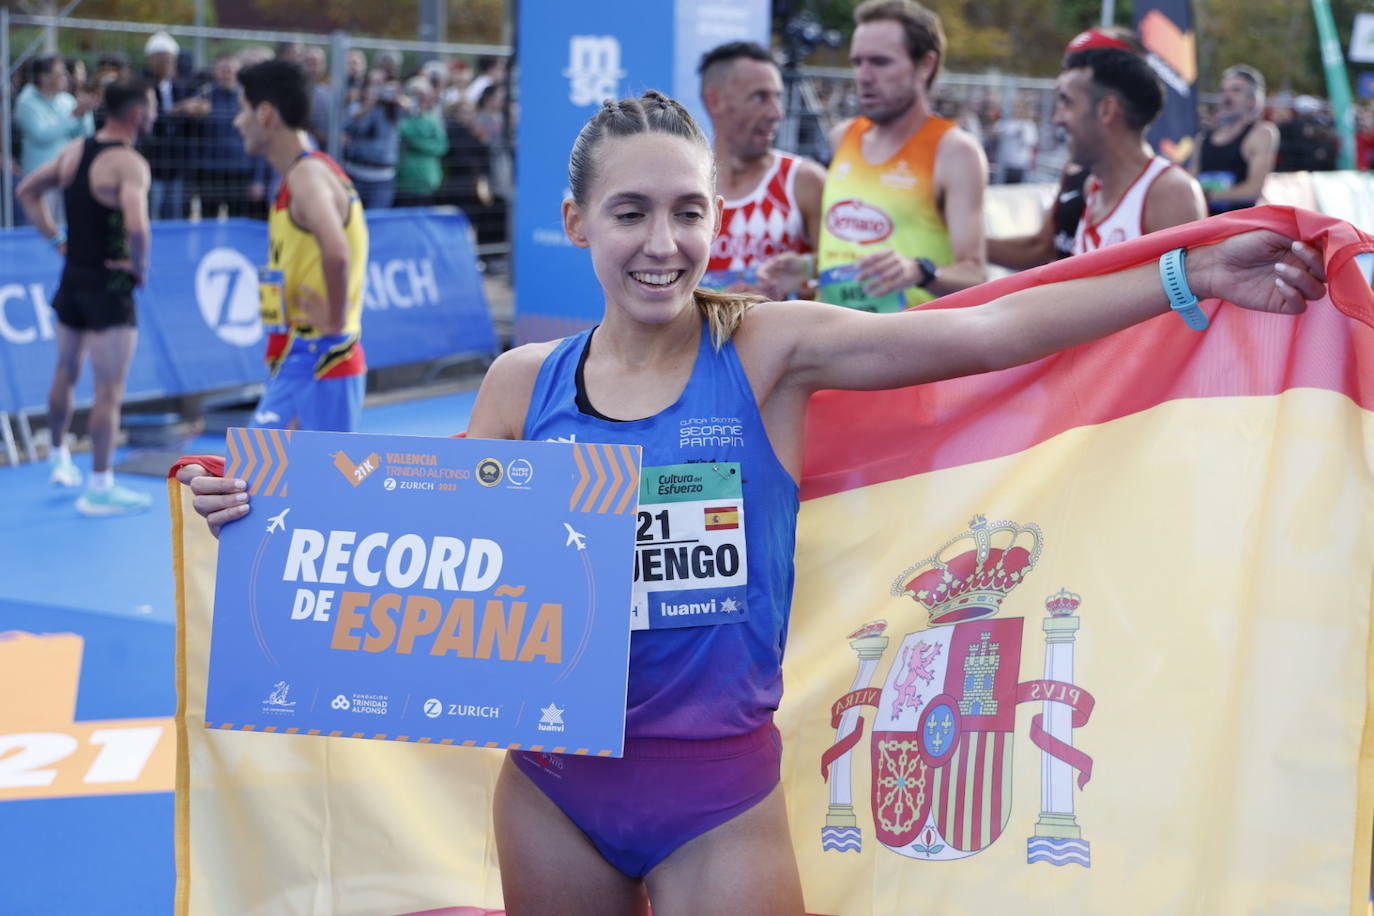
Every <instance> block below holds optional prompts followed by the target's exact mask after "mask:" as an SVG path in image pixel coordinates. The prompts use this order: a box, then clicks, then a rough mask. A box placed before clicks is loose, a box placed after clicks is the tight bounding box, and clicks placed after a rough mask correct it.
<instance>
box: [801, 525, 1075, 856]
mask: <svg viewBox="0 0 1374 916" xmlns="http://www.w3.org/2000/svg"><path fill="white" fill-rule="evenodd" d="M1043 541H1044V539H1043V536H1042V535H1041V533H1040V529H1039V528H1038V527H1037V526H1035V525H1032V524H1028V525H1018V524H1016V523H1014V522H1006V521H1000V522H994V523H991V524H989V523H988V522H987V521H986V520H985V519H984V518H983V517H982V516H979V517H977V518H975V519H974V520H973V521H972V522H970V524H969V530H968V531H965V532H964V533H962V534H960V535H959V536H958V537H955V538H952V539H950V540H949V541H948V542H946V543H945V545H944V546H943V547H941V548H940V549H939V550H937V551H935V553H934V554H933V555H931V556H930V557H929V558H927V559H925V560H922V561H921V562H920V563H917V564H916V565H914V566H911V567H909V568H907V569H906V570H904V571H903V572H902V574H901V575H900V576H898V577H897V581H896V582H894V583H893V585H892V594H893V595H895V596H898V597H909V598H911V599H912V600H914V601H915V602H916V603H917V604H918V605H920V606H921V607H923V608H924V609H925V611H926V613H927V615H928V618H929V626H928V627H926V628H925V629H921V630H916V631H914V632H911V633H907V634H906V635H905V636H903V637H901V640H900V643H899V645H898V646H897V649H896V651H895V652H894V653H893V654H892V657H891V662H890V664H889V665H888V670H887V673H886V675H885V676H884V677H883V680H882V686H872V681H873V674H874V671H875V670H876V669H877V667H878V663H879V662H880V661H882V659H883V657H884V656H885V655H887V650H888V647H889V644H890V643H891V639H890V638H889V637H888V636H887V635H886V630H887V627H888V624H887V622H886V621H884V620H879V621H875V622H873V623H870V624H867V625H866V626H864V627H861V628H860V629H859V630H858V631H857V632H854V633H851V634H850V635H849V637H848V641H849V645H850V648H852V649H853V650H854V652H855V653H856V654H857V655H858V671H857V673H856V674H855V677H854V682H853V685H852V686H851V688H850V691H849V693H847V694H845V695H844V696H842V697H840V699H839V700H837V701H836V702H835V703H834V704H833V705H832V706H831V710H830V711H831V727H832V728H834V729H835V744H834V745H833V746H832V747H831V748H830V749H829V750H827V751H826V752H825V753H824V754H823V755H822V756H821V776H822V777H823V778H824V779H825V780H827V781H828V782H829V784H830V807H829V810H828V812H827V814H826V820H825V827H823V828H822V829H821V848H822V849H823V850H826V851H833V852H844V851H847V850H851V849H852V850H855V851H858V850H859V849H860V848H861V847H862V843H863V831H862V829H861V828H860V827H859V826H858V819H857V817H856V816H855V813H854V803H853V773H852V766H853V760H852V757H853V753H854V749H855V748H856V747H858V745H859V742H860V741H861V740H862V738H863V732H864V715H865V714H864V711H863V707H870V708H871V713H870V714H871V716H872V720H873V724H872V734H871V737H870V738H869V747H870V767H871V777H870V784H871V792H870V795H871V800H870V801H871V805H872V815H873V831H874V835H875V836H876V837H877V840H878V842H879V843H881V844H882V845H883V846H885V847H886V848H888V849H889V850H891V851H892V852H895V853H897V854H899V855H903V856H906V857H907V858H911V859H922V860H926V861H934V862H938V861H952V860H954V859H963V858H967V857H969V856H972V855H975V854H977V853H979V852H981V851H983V850H984V849H987V848H988V847H989V846H991V845H992V844H993V843H995V842H997V840H998V839H999V838H1001V836H1002V834H1003V833H1004V832H1005V830H1006V827H1007V824H1008V822H1009V820H1010V817H1011V808H1012V805H1011V801H1012V792H1013V785H1012V775H1013V769H1012V744H1013V741H1012V739H1013V737H1014V732H1015V726H1016V708H1017V706H1018V705H1019V704H1021V703H1032V702H1034V703H1039V704H1040V711H1039V712H1037V713H1036V714H1035V715H1034V716H1033V717H1032V719H1031V723H1030V740H1031V743H1032V744H1033V745H1035V747H1036V748H1038V749H1039V750H1040V758H1041V780H1040V816H1039V819H1038V820H1036V822H1035V824H1034V825H1033V828H1032V829H1031V835H1030V836H1029V837H1028V838H1027V841H1026V862H1027V864H1031V863H1035V862H1048V863H1050V864H1052V865H1068V864H1077V865H1081V866H1083V867H1085V868H1087V867H1090V866H1091V857H1090V850H1089V843H1088V841H1087V840H1085V839H1083V838H1082V831H1081V830H1080V828H1079V826H1078V822H1077V819H1076V818H1075V815H1074V784H1075V783H1076V784H1077V786H1078V789H1080V790H1081V789H1083V787H1084V786H1086V785H1087V783H1088V780H1089V778H1091V776H1092V758H1091V757H1089V756H1088V755H1087V754H1085V753H1083V752H1082V751H1081V750H1078V749H1077V748H1075V747H1074V746H1073V730H1074V729H1076V728H1081V727H1083V726H1084V725H1085V724H1087V722H1088V718H1089V716H1090V715H1091V714H1092V709H1093V704H1094V700H1093V697H1092V695H1091V694H1090V693H1088V692H1087V691H1086V690H1084V689H1083V688H1082V687H1080V686H1078V685H1076V684H1074V683H1073V681H1072V677H1073V674H1072V672H1073V656H1074V643H1075V639H1076V637H1075V635H1074V634H1075V633H1076V632H1077V630H1078V627H1079V618H1078V616H1077V611H1078V606H1079V604H1080V603H1081V599H1080V598H1079V596H1078V595H1075V594H1073V593H1072V592H1069V591H1067V590H1064V589H1061V590H1060V591H1059V592H1058V593H1056V594H1054V595H1051V596H1050V597H1049V598H1048V599H1047V600H1046V601H1045V609H1046V611H1047V616H1046V617H1045V619H1044V620H1043V621H1042V622H1041V626H1042V628H1043V630H1044V632H1045V656H1044V657H1045V663H1044V677H1043V678H1042V679H1039V680H1032V681H1022V682H1019V683H1018V679H1019V676H1020V670H1021V644H1022V627H1023V624H1024V623H1025V620H1024V618H1021V617H1006V618H1000V619H999V618H997V614H998V613H999V612H1000V611H1001V610H1002V604H1003V601H1005V600H1006V599H1007V597H1008V596H1009V595H1010V594H1011V592H1012V590H1013V589H1015V588H1016V587H1017V586H1018V585H1020V584H1021V582H1022V581H1023V580H1024V579H1025V577H1026V576H1027V575H1028V574H1029V573H1030V572H1031V570H1032V569H1033V568H1034V567H1035V564H1036V562H1038V561H1039V559H1040V550H1041V547H1042V545H1043Z"/></svg>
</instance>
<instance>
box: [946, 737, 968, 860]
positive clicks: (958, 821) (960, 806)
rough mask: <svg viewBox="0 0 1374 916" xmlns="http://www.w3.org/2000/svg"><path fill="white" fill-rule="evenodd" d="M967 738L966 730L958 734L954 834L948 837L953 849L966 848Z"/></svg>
mask: <svg viewBox="0 0 1374 916" xmlns="http://www.w3.org/2000/svg"><path fill="white" fill-rule="evenodd" d="M968 739H969V733H968V732H964V733H963V734H962V735H960V736H959V778H958V780H957V781H956V782H955V784H954V825H953V826H954V835H953V836H951V837H949V841H950V843H951V844H953V846H954V848H955V849H968V845H967V839H968V824H966V823H965V822H964V800H965V799H967V798H968V751H969V748H968Z"/></svg>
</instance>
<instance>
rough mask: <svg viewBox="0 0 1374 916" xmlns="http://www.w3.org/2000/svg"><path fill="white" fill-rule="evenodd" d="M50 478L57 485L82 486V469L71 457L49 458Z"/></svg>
mask: <svg viewBox="0 0 1374 916" xmlns="http://www.w3.org/2000/svg"><path fill="white" fill-rule="evenodd" d="M48 468H49V472H48V479H49V480H51V481H52V482H53V486H56V487H79V486H81V471H80V470H79V469H78V468H77V466H76V464H75V463H73V461H72V460H71V459H70V458H56V457H54V458H50V459H48Z"/></svg>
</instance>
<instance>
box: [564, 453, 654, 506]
mask: <svg viewBox="0 0 1374 916" xmlns="http://www.w3.org/2000/svg"><path fill="white" fill-rule="evenodd" d="M573 461H574V462H575V463H576V465H577V474H578V477H577V486H575V487H574V488H573V493H572V497H571V498H570V499H569V500H568V508H569V509H570V510H572V511H574V512H595V513H597V514H601V513H605V512H611V513H614V514H616V515H622V514H624V512H625V510H626V509H628V508H629V507H630V506H631V505H632V504H635V502H636V497H637V496H638V495H639V455H638V449H637V447H635V446H630V445H582V444H580V443H579V444H575V445H573ZM584 494H585V498H584Z"/></svg>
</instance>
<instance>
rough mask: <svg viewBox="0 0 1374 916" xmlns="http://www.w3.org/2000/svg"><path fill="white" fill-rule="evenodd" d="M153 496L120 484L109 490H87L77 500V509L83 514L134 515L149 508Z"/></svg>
mask: <svg viewBox="0 0 1374 916" xmlns="http://www.w3.org/2000/svg"><path fill="white" fill-rule="evenodd" d="M152 501H153V498H152V497H151V496H149V495H148V494H146V493H137V492H135V491H133V490H130V489H128V488H126V487H121V486H119V485H118V484H116V485H114V486H112V487H110V488H109V489H108V490H87V491H86V492H85V493H82V494H81V498H80V499H78V500H77V501H76V511H77V512H80V513H81V514H82V515H91V516H98V515H132V514H133V513H135V512H142V511H143V510H144V509H146V508H148V505H149V504H150V503H151V502H152Z"/></svg>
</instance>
